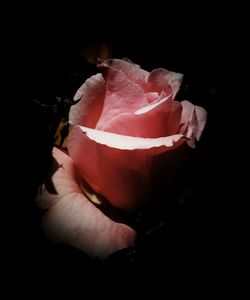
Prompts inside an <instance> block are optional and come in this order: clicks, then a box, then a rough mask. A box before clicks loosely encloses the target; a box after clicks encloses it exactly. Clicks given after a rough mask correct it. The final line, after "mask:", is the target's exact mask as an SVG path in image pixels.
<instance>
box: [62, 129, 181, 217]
mask: <svg viewBox="0 0 250 300" xmlns="http://www.w3.org/2000/svg"><path fill="white" fill-rule="evenodd" d="M76 141H77V142H76ZM184 144H185V140H184V139H182V135H174V136H171V137H166V138H158V139H143V138H135V137H130V136H121V135H117V134H112V133H108V132H103V131H98V130H92V129H89V128H84V127H80V126H76V127H75V128H73V130H72V131H71V133H70V135H69V137H68V148H69V153H70V156H71V157H72V158H73V161H74V162H75V165H76V166H77V168H78V170H79V173H80V174H81V176H82V178H84V180H85V181H86V182H87V183H88V184H89V185H90V186H91V187H92V189H93V190H94V191H95V192H96V193H97V194H100V195H102V196H104V197H105V198H106V199H107V200H108V201H109V202H110V203H111V204H112V205H113V206H115V207H117V208H120V209H124V210H127V211H134V210H137V209H140V208H142V207H144V206H145V205H146V204H147V203H148V201H149V199H150V198H152V193H153V192H152V190H153V189H154V186H157V185H158V182H160V180H158V179H159V178H161V177H162V174H164V172H165V171H166V170H167V171H166V172H165V173H166V177H165V180H164V177H163V181H164V185H163V186H164V188H165V187H166V186H168V184H169V181H170V178H168V176H170V177H172V176H173V174H175V171H176V170H177V166H178V163H179V160H180V158H181V155H179V152H178V151H179V150H178V149H182V148H183V146H184ZM176 153H177V154H176ZM159 157H160V158H161V161H162V164H159V163H156V162H159V161H160V160H159Z"/></svg>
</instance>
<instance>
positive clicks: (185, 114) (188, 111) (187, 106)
mask: <svg viewBox="0 0 250 300" xmlns="http://www.w3.org/2000/svg"><path fill="white" fill-rule="evenodd" d="M181 105H182V116H181V122H180V133H182V134H185V133H186V131H187V128H188V124H189V121H190V119H191V116H192V114H193V111H194V108H195V106H194V105H193V104H192V103H191V102H189V101H187V100H184V101H181Z"/></svg>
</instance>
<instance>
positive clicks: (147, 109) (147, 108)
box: [134, 95, 172, 115]
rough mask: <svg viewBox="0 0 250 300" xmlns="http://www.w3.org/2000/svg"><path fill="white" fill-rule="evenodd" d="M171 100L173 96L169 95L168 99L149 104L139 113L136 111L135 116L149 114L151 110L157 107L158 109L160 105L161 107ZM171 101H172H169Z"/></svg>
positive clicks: (139, 110)
mask: <svg viewBox="0 0 250 300" xmlns="http://www.w3.org/2000/svg"><path fill="white" fill-rule="evenodd" d="M169 98H172V95H169V96H168V97H166V98H163V99H161V100H160V101H158V102H154V103H151V104H149V105H147V106H144V107H142V108H140V109H138V110H137V111H135V112H134V114H135V115H142V114H145V113H147V112H149V111H150V110H152V109H154V108H155V107H157V106H158V105H160V104H162V103H164V102H166V101H168V100H169ZM169 101H170V100H169Z"/></svg>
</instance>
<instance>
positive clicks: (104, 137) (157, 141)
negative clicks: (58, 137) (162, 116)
mask: <svg viewBox="0 0 250 300" xmlns="http://www.w3.org/2000/svg"><path fill="white" fill-rule="evenodd" d="M77 126H79V125H77ZM79 128H80V129H81V131H82V132H83V133H84V134H85V135H86V136H87V137H88V138H89V139H90V140H92V141H94V142H96V143H98V144H102V145H106V146H108V147H111V148H116V149H120V150H135V149H138V150H140V149H150V148H155V147H162V146H164V147H172V146H173V145H174V144H175V143H177V142H178V141H179V140H180V139H181V138H184V135H182V134H175V135H171V136H167V137H159V138H138V137H132V136H127V135H120V134H115V133H110V132H105V131H101V130H96V129H91V128H88V127H83V126H79Z"/></svg>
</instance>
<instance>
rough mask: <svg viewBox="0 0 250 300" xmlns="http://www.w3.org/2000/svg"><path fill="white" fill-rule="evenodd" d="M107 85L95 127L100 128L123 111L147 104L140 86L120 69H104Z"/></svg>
mask: <svg viewBox="0 0 250 300" xmlns="http://www.w3.org/2000/svg"><path fill="white" fill-rule="evenodd" d="M106 71H107V72H108V74H107V75H106V81H107V87H106V94H105V101H104V107H103V112H102V115H101V117H100V119H99V121H98V123H97V125H96V129H100V130H101V129H102V128H103V126H105V124H106V123H107V122H108V121H110V120H111V119H112V118H114V117H117V116H119V115H120V114H123V113H133V112H135V111H136V110H138V109H140V108H141V107H144V106H146V105H147V104H148V101H147V98H146V96H145V94H144V91H143V90H142V88H141V87H140V86H139V85H138V84H136V83H135V82H132V81H130V80H129V79H128V77H127V76H126V75H125V74H124V73H123V72H121V71H118V70H115V69H112V68H108V69H107V70H106Z"/></svg>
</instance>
